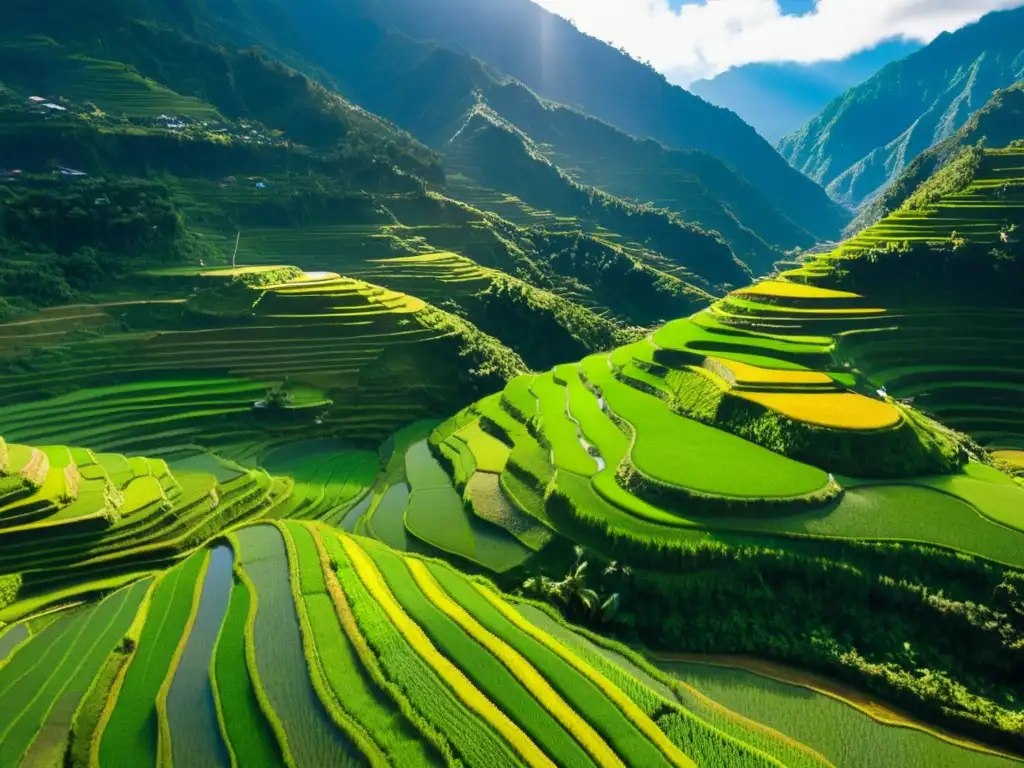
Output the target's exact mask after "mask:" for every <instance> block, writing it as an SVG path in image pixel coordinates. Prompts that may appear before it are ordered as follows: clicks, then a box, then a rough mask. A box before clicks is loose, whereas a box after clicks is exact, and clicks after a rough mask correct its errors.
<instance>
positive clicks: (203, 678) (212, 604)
mask: <svg viewBox="0 0 1024 768" xmlns="http://www.w3.org/2000/svg"><path fill="white" fill-rule="evenodd" d="M231 570H232V554H231V550H230V549H229V548H228V547H226V546H223V545H222V546H219V547H217V548H215V549H214V550H213V551H212V552H211V553H210V564H209V566H208V567H207V569H206V575H205V577H204V579H203V585H202V588H201V593H200V598H199V607H198V608H197V609H196V614H195V622H194V623H193V625H192V631H191V632H190V633H189V635H188V641H187V643H186V644H185V647H184V649H183V650H182V653H181V656H180V658H179V660H178V666H177V668H176V669H175V671H174V677H173V679H172V680H171V682H170V686H169V688H168V691H167V697H166V702H167V703H166V711H167V720H168V726H169V729H170V735H171V742H170V755H171V758H172V760H177V761H178V762H179V763H184V764H186V765H192V764H217V765H228V764H229V763H230V760H229V754H228V751H227V749H226V747H225V745H224V742H223V741H222V740H221V729H220V724H219V723H218V720H217V703H216V700H215V698H214V691H213V688H212V685H211V676H210V669H211V665H212V659H213V649H214V646H215V644H216V642H217V636H218V633H219V632H220V628H221V625H222V623H223V621H224V617H225V615H226V612H227V609H228V603H229V600H230V597H231V581H232V579H231Z"/></svg>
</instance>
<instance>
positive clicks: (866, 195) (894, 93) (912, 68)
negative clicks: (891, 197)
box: [778, 9, 1024, 206]
mask: <svg viewBox="0 0 1024 768" xmlns="http://www.w3.org/2000/svg"><path fill="white" fill-rule="evenodd" d="M1022 24H1024V12H1022V11H1021V10H1020V9H1017V10H1009V11H1002V12H996V13H991V14H989V15H988V16H986V17H984V18H983V19H982V20H981V21H979V22H977V23H976V24H973V25H970V26H967V27H964V28H963V29H961V30H959V31H957V32H954V33H946V34H942V35H940V36H939V37H938V38H936V39H935V40H934V41H933V42H932V43H931V44H930V45H928V46H926V47H925V48H923V49H922V50H920V51H918V52H917V53H914V54H911V55H910V56H908V57H907V58H905V59H903V60H901V61H897V62H893V63H892V64H889V65H888V66H886V67H885V68H883V69H882V70H881V71H880V72H879V73H878V74H876V75H875V76H874V77H872V78H871V79H869V80H868V81H867V82H865V83H863V84H861V85H859V86H857V87H855V88H852V89H851V90H850V91H848V92H847V93H846V94H844V95H843V96H841V97H839V98H837V99H835V100H834V101H833V102H831V103H830V104H829V105H828V106H827V107H825V109H824V110H822V112H821V113H820V114H819V115H818V116H817V117H815V118H814V119H813V120H811V121H810V122H809V123H808V124H807V125H806V126H804V127H803V128H802V129H800V130H799V131H796V132H794V133H792V134H790V135H789V136H786V137H784V138H783V139H782V140H781V141H780V142H779V144H778V149H779V152H780V153H782V155H783V157H785V158H786V159H787V160H789V162H790V163H792V165H793V167H795V168H798V169H799V170H801V171H803V172H804V173H806V174H807V175H808V176H810V177H811V178H812V179H814V180H815V181H817V182H818V183H819V184H821V185H822V186H824V187H825V188H826V189H827V190H828V192H829V194H830V195H831V196H832V198H833V199H834V200H837V201H840V202H842V203H844V204H846V205H850V206H858V205H860V204H861V203H863V202H865V201H868V200H870V199H871V198H872V197H874V196H875V195H876V194H878V193H879V192H881V191H882V190H883V189H884V188H885V187H886V186H887V185H888V184H889V183H890V182H891V181H893V180H894V179H896V178H898V177H899V176H900V174H901V173H903V171H904V170H906V169H907V166H908V165H910V163H911V162H912V161H913V160H914V158H916V157H917V156H918V155H919V154H920V153H921V152H923V151H925V150H927V149H928V148H930V147H931V146H932V145H933V144H935V143H937V142H940V141H942V140H944V139H946V138H948V137H949V136H951V135H952V134H954V133H956V132H957V131H958V130H959V129H960V128H961V127H962V126H963V125H964V124H965V123H966V122H967V121H968V120H969V119H970V117H971V115H972V114H973V113H974V112H976V111H977V110H979V109H981V108H982V107H984V106H985V104H986V102H988V100H989V99H990V98H991V96H992V92H993V91H995V90H996V89H998V88H1006V87H1008V86H1010V85H1011V84H1013V83H1014V82H1016V81H1018V80H1020V79H1021V77H1022V76H1024V70H1022V69H1021V64H1020V57H1021V45H1020V30H1021V26H1022ZM1005 143H1006V142H999V143H997V144H993V146H1000V145H1004V144H1005Z"/></svg>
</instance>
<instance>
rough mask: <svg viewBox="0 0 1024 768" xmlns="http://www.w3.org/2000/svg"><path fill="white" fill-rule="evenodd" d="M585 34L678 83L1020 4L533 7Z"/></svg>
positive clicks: (578, 0)
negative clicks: (797, 12)
mask: <svg viewBox="0 0 1024 768" xmlns="http://www.w3.org/2000/svg"><path fill="white" fill-rule="evenodd" d="M534 2H536V3H537V4H538V5H541V6H543V7H544V8H547V9H548V10H549V11H552V12H554V13H557V14H558V15H560V16H564V17H565V18H567V19H572V20H573V21H575V22H576V24H577V26H578V27H579V28H580V29H581V30H583V31H584V32H586V33H588V34H590V35H593V36H594V37H597V38H599V39H601V40H606V41H609V42H612V43H614V44H615V45H616V46H621V47H623V48H625V49H626V50H627V51H629V52H630V53H631V54H632V55H633V56H635V57H637V58H639V59H642V60H645V61H647V60H649V61H650V62H651V63H652V64H653V65H654V66H655V67H656V68H657V69H658V70H660V71H662V72H665V73H666V74H668V75H669V76H670V77H671V79H672V80H673V81H675V82H680V83H681V84H684V85H686V84H689V83H690V82H692V81H693V80H696V79H698V78H700V77H710V76H713V75H716V74H719V73H721V72H724V71H725V70H727V69H729V68H730V67H734V66H739V65H742V64H750V63H754V62H765V61H797V62H804V63H811V62H816V61H827V60H838V59H843V58H846V57H847V56H849V55H851V54H854V53H857V52H859V51H862V50H865V49H867V48H870V47H872V46H874V45H876V44H877V43H880V42H882V41H883V40H887V39H892V38H896V37H900V38H904V39H913V40H920V41H921V42H925V43H927V42H930V41H931V40H933V39H934V38H935V37H937V36H938V35H939V34H940V33H942V32H944V31H952V30H955V29H959V28H960V27H962V26H964V25H965V24H969V23H970V22H973V21H976V20H977V19H979V18H981V17H982V16H983V15H984V14H986V13H988V12H989V11H994V10H999V9H1005V8H1014V7H1017V6H1021V5H1024V0H818V3H817V6H816V8H815V10H814V11H813V12H811V13H808V14H805V15H803V16H787V15H784V14H783V13H782V11H781V9H780V7H779V3H778V0H706V2H704V3H703V4H699V5H694V4H689V5H683V6H682V8H680V9H679V10H673V9H672V7H671V6H670V4H669V2H668V0H534Z"/></svg>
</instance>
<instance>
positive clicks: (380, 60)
mask: <svg viewBox="0 0 1024 768" xmlns="http://www.w3.org/2000/svg"><path fill="white" fill-rule="evenodd" d="M220 12H221V13H222V14H223V15H222V16H218V17H217V18H219V19H221V20H222V26H221V27H220V29H221V33H222V34H227V35H228V36H229V37H230V38H231V39H233V40H236V41H240V40H244V35H242V33H241V32H235V31H234V30H235V28H242V27H245V26H246V24H247V22H246V19H248V18H249V17H250V16H253V15H255V16H258V17H260V18H263V17H271V16H272V17H275V18H276V17H277V16H278V15H282V17H283V19H285V20H284V21H281V30H282V31H280V32H278V33H277V34H276V35H274V36H272V37H271V38H269V42H268V43H265V45H266V44H273V45H275V46H276V47H275V48H274V53H275V55H279V56H282V57H284V58H286V59H288V60H290V61H292V62H293V63H295V64H296V65H297V66H300V67H301V66H305V67H306V68H307V70H310V71H311V72H312V73H313V74H317V75H319V76H321V77H326V78H328V79H329V80H331V81H332V82H335V83H336V84H337V86H338V87H339V88H340V89H341V91H342V92H343V93H345V94H346V96H348V97H349V98H351V99H352V100H353V101H356V102H357V103H359V104H361V105H362V106H364V107H366V108H367V109H369V110H371V111H373V112H375V113H378V114H381V115H384V116H386V117H388V118H389V119H391V120H393V121H395V122H396V123H397V124H399V125H401V126H402V127H403V128H406V129H407V130H409V131H411V132H412V133H414V134H415V135H416V136H417V137H419V138H420V139H422V140H423V141H425V142H427V143H428V144H430V145H431V146H433V147H434V148H435V149H437V150H438V151H441V152H443V151H444V148H445V146H446V145H447V143H448V142H449V141H450V140H451V138H452V136H454V135H455V134H456V133H457V132H458V130H459V129H460V127H461V126H462V124H463V123H464V122H465V120H466V119H467V117H468V116H469V115H470V114H471V113H472V110H473V109H474V108H475V106H476V105H477V104H478V103H486V104H487V106H488V107H490V108H491V109H492V110H493V111H495V112H496V113H498V114H500V115H501V117H502V118H503V119H504V120H506V121H508V122H510V123H512V124H513V125H515V126H516V127H517V128H518V129H519V130H521V131H523V132H525V133H526V134H528V135H529V136H530V138H531V139H532V140H533V141H535V142H536V143H537V144H538V149H539V150H540V151H541V152H543V153H544V154H546V155H547V156H548V157H549V159H551V160H552V162H554V163H555V164H556V165H557V166H559V167H560V168H561V169H562V170H564V171H565V172H567V173H569V174H571V175H573V176H574V177H576V178H577V180H578V181H580V182H581V183H583V184H587V185H591V186H596V187H598V188H600V189H602V190H603V191H605V192H608V193H610V194H613V195H616V196H618V197H621V198H623V199H624V200H626V201H637V202H639V203H644V204H645V203H648V202H653V203H654V204H655V205H657V206H659V207H664V208H666V209H668V210H670V211H671V212H673V213H675V214H678V215H679V216H680V217H681V218H682V219H683V220H685V221H687V222H692V223H695V224H697V225H699V226H700V227H702V228H704V229H710V230H715V231H718V232H720V233H721V234H722V236H723V237H724V238H725V239H726V241H727V242H728V243H729V244H730V245H731V246H732V247H733V249H734V250H735V251H736V253H737V255H738V256H739V257H740V258H741V259H742V260H743V261H745V262H746V263H748V264H749V265H750V266H751V267H752V268H753V269H754V270H755V271H757V272H758V273H761V272H765V271H767V269H768V268H770V266H771V264H772V262H773V261H774V260H775V259H777V258H778V257H779V255H780V252H782V251H785V250H789V249H792V248H795V247H807V246H808V245H810V244H812V243H813V242H814V241H815V240H816V237H815V235H814V234H811V232H810V231H808V229H807V228H805V227H803V226H799V225H797V224H795V223H794V221H793V220H792V218H790V217H788V216H787V215H786V214H784V213H783V212H781V210H780V206H779V205H778V202H777V197H778V196H777V194H776V192H775V191H774V190H773V191H772V192H771V193H770V194H765V193H764V192H762V191H760V190H758V189H757V188H756V187H755V186H753V185H751V184H750V183H748V182H747V181H745V180H744V178H743V177H742V176H741V175H740V174H738V173H737V171H736V170H735V169H734V168H733V167H731V166H729V165H727V164H726V163H725V162H723V161H721V160H719V159H717V158H716V157H713V156H711V155H709V154H707V153H704V152H694V151H686V152H684V151H671V150H668V149H666V148H665V147H664V146H663V145H661V144H659V143H657V142H654V141H649V140H648V141H640V140H636V139H633V138H632V137H630V136H628V135H626V134H624V133H623V132H621V131H619V130H617V129H616V128H614V127H613V126H611V125H609V124H608V123H605V122H602V121H600V120H597V119H593V118H589V117H587V116H586V115H584V114H583V113H580V112H578V111H576V110H574V109H569V108H565V107H562V106H560V105H557V104H554V103H548V102H544V101H542V100H541V99H539V98H538V97H537V95H536V94H535V93H533V92H532V91H530V90H529V89H528V88H526V87H524V86H523V85H522V84H521V83H519V82H517V81H514V80H511V79H510V78H508V77H507V76H504V75H501V74H499V73H496V72H495V71H493V70H492V69H491V68H489V67H487V66H485V65H483V64H482V63H481V62H479V61H477V60H475V59H473V58H472V57H470V56H468V55H466V54H463V53H458V52H456V51H453V50H448V49H444V48H437V47H436V46H434V45H432V44H423V43H416V42H414V41H412V40H410V39H408V38H406V37H405V36H403V35H401V34H388V33H386V32H385V31H384V29H383V28H382V27H381V26H380V25H379V23H378V22H376V21H375V20H373V19H372V18H371V17H368V16H366V15H365V14H363V13H362V12H361V9H360V6H359V5H358V4H355V5H342V4H336V3H324V2H317V0H305V1H304V2H301V3H295V4H291V5H289V6H288V7H287V10H279V9H276V8H275V6H274V0H254V2H252V3H251V5H250V7H248V8H246V9H245V10H244V11H242V10H240V9H238V8H233V9H226V10H225V9H221V11H220ZM311 68H312V69H311ZM640 169H642V171H643V172H642V173H638V170H640ZM499 191H500V190H499ZM556 212H557V213H562V214H566V213H568V212H565V211H556ZM691 263H692V259H691ZM713 269H714V267H713V266H712V270H713ZM697 271H698V272H700V270H697Z"/></svg>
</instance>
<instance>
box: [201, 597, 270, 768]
mask: <svg viewBox="0 0 1024 768" xmlns="http://www.w3.org/2000/svg"><path fill="white" fill-rule="evenodd" d="M251 599H252V598H251V597H250V595H249V589H248V587H247V586H246V584H245V582H244V581H242V580H240V579H237V578H236V579H234V581H233V583H232V585H231V598H230V601H229V603H228V610H227V613H226V614H225V615H224V621H223V623H222V624H221V628H220V635H219V636H218V638H217V644H216V647H215V649H214V658H213V667H212V670H213V675H212V676H213V679H214V680H215V681H216V696H217V699H216V704H217V712H218V719H219V720H220V722H221V728H222V729H223V733H224V741H225V743H226V744H227V745H228V749H229V750H230V752H231V754H232V755H233V756H234V758H235V760H237V761H238V763H239V765H248V764H255V765H282V764H283V761H282V759H281V752H280V748H279V747H278V745H277V744H276V742H275V739H274V735H273V733H274V732H273V730H272V729H271V727H270V725H269V724H268V722H267V720H266V716H265V715H264V713H263V712H262V711H261V709H260V701H259V699H258V697H257V695H256V693H255V691H254V690H253V683H252V680H251V679H250V678H249V671H248V669H247V666H246V658H247V654H246V649H245V642H246V641H245V637H246V624H247V623H248V621H249V616H250V612H251V610H252V609H251V607H250V606H251ZM251 761H256V762H254V763H253V762H251Z"/></svg>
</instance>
